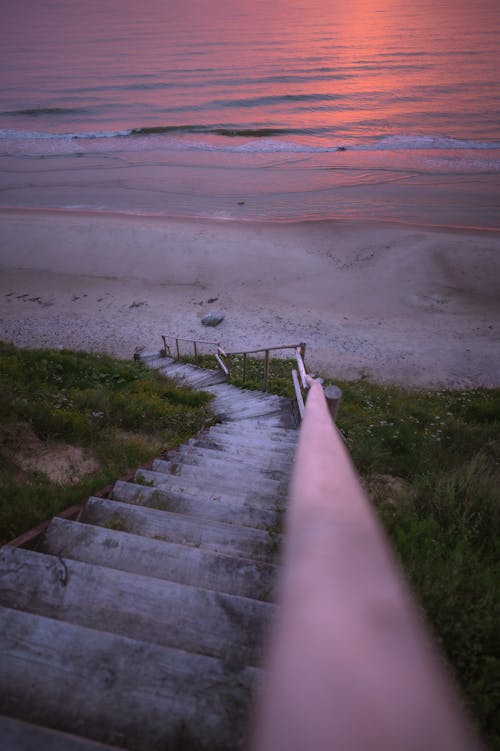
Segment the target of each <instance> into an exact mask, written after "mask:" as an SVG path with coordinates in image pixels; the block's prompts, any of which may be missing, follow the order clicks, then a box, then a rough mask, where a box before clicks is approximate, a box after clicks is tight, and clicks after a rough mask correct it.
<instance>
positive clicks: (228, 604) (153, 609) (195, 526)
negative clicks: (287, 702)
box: [0, 355, 297, 751]
mask: <svg viewBox="0 0 500 751" xmlns="http://www.w3.org/2000/svg"><path fill="white" fill-rule="evenodd" d="M142 359H143V361H144V363H145V364H146V365H147V366H148V367H154V368H158V369H159V370H160V371H162V372H163V373H164V374H165V375H166V376H168V377H171V378H175V379H177V380H179V381H180V382H182V383H183V384H189V385H191V386H193V387H195V388H203V389H204V390H206V391H208V392H210V393H212V394H214V400H213V407H214V411H215V414H216V416H217V418H218V420H220V422H219V423H218V424H216V425H215V426H213V427H211V428H210V429H208V430H206V431H204V432H203V433H202V434H200V435H198V436H197V437H196V438H193V439H191V440H190V441H188V442H187V443H186V444H185V445H183V446H181V447H179V448H178V449H176V450H175V451H170V452H168V457H167V459H165V458H162V459H157V460H155V461H154V462H153V465H152V468H151V469H138V470H137V472H136V473H135V477H134V481H133V482H122V481H118V482H116V483H115V485H114V488H113V491H112V496H111V498H110V499H102V498H89V499H88V500H87V502H86V504H85V506H84V509H83V511H82V513H81V514H80V516H79V518H78V520H77V521H68V520H66V519H63V518H54V519H53V520H52V522H51V524H50V525H49V527H48V529H47V531H46V533H45V534H44V536H43V538H42V539H40V540H39V541H38V543H37V546H36V549H35V550H29V549H21V548H14V547H11V546H5V547H4V548H2V549H1V550H0V619H1V628H0V644H1V646H0V714H1V715H2V716H1V717H0V739H1V740H0V746H1V748H2V749H5V751H11V750H14V749H15V750H16V751H19V750H21V749H22V750H24V749H30V750H31V749H36V751H39V750H40V749H41V750H42V751H45V749H47V751H48V750H49V749H50V750H51V751H55V750H56V749H57V750H58V751H59V750H62V749H69V751H73V749H75V751H84V750H85V749H88V750H89V751H90V750H91V749H99V748H108V747H110V746H111V747H113V748H117V747H118V748H127V749H137V751H139V750H140V751H148V750H151V751H153V750H154V751H166V750H167V749H169V750H174V749H213V750H215V749H217V750H218V751H219V750H223V749H232V750H233V749H238V748H241V747H243V746H244V742H245V739H246V738H247V737H248V727H249V709H250V706H251V701H252V695H253V692H254V691H255V688H256V685H257V684H258V679H259V664H260V659H261V653H262V644H263V636H264V632H265V630H266V628H267V626H268V624H269V620H270V618H271V617H272V615H273V611H274V607H275V606H274V605H273V588H274V585H275V580H276V573H277V568H276V563H277V561H276V558H277V551H278V548H279V544H280V519H281V513H282V510H283V508H284V506H285V503H286V495H287V485H288V480H289V474H290V468H291V465H292V462H293V456H294V450H295V443H296V437H297V432H296V429H295V423H294V417H293V413H292V410H291V405H290V402H289V401H288V400H285V399H282V398H280V397H276V396H271V395H269V394H263V393H259V392H251V391H245V390H241V389H237V388H235V387H233V386H231V385H229V384H227V383H225V382H224V381H223V377H222V375H221V373H219V372H215V371H207V370H201V369H199V368H196V367H194V366H191V365H185V364H181V363H178V362H175V361H173V360H170V359H169V358H159V357H158V356H156V355H155V356H147V355H145V356H143V358H142ZM102 744H108V745H106V746H104V745H102Z"/></svg>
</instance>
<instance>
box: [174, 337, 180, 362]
mask: <svg viewBox="0 0 500 751" xmlns="http://www.w3.org/2000/svg"><path fill="white" fill-rule="evenodd" d="M175 348H176V350H177V359H179V357H180V352H179V340H178V339H176V340H175Z"/></svg>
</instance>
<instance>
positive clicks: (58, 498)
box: [0, 344, 210, 543]
mask: <svg viewBox="0 0 500 751" xmlns="http://www.w3.org/2000/svg"><path fill="white" fill-rule="evenodd" d="M208 402H209V396H208V395H206V394H203V393H196V392H193V391H191V390H189V389H180V388H177V387H174V386H172V385H171V384H169V383H168V382H167V381H165V380H164V379H161V378H160V377H159V376H158V374H157V373H155V372H153V371H148V370H146V369H145V368H143V367H141V366H140V365H139V364H137V363H135V362H123V361H116V360H112V359H111V358H109V357H106V356H102V355H90V354H85V353H76V352H67V351H63V352H53V351H46V350H39V351H36V350H16V349H14V348H13V347H11V346H9V345H5V344H0V543H1V542H5V541H7V540H9V539H12V538H13V537H14V536H16V535H18V534H20V533H21V532H23V531H26V530H27V529H30V528H31V527H33V526H35V525H36V524H38V523H39V522H40V521H43V520H45V519H47V518H49V517H50V516H53V515H54V514H55V513H57V512H58V511H60V510H62V509H63V508H66V507H68V506H70V505H72V504H74V503H77V502H79V501H81V500H83V499H84V498H85V497H86V496H88V495H90V494H91V493H92V492H95V491H96V490H98V489H99V488H101V487H103V486H104V485H106V484H108V483H110V482H112V481H113V480H115V479H116V478H117V477H119V476H120V475H122V474H124V473H125V472H126V471H127V470H130V469H134V468H135V467H137V465H138V464H141V463H143V462H147V461H149V460H150V459H152V458H153V457H154V456H157V455H158V454H159V453H160V452H161V451H162V450H164V449H165V448H167V447H168V446H172V445H175V444H177V443H179V442H181V441H182V440H184V439H185V438H187V437H189V436H191V435H193V434H194V433H196V432H197V431H198V430H199V429H200V428H201V427H202V426H203V425H204V424H206V423H207V421H209V420H210V411H209V406H208ZM30 439H35V440H38V439H41V440H42V441H43V442H44V443H47V442H49V443H50V445H52V446H61V445H64V444H70V445H73V446H78V447H84V449H85V451H86V453H88V454H89V455H90V456H92V457H93V458H94V459H96V460H97V463H98V465H99V468H98V469H97V470H96V471H95V472H93V473H92V474H89V475H87V476H85V477H84V478H82V479H81V480H80V481H78V482H73V483H68V484H66V485H60V484H58V483H55V482H51V481H50V480H49V478H48V477H47V476H46V475H45V474H44V473H42V472H40V471H38V472H37V471H30V470H29V469H26V465H25V464H24V465H23V463H22V462H20V461H18V457H19V456H20V455H22V454H23V453H24V452H25V449H26V445H23V444H29V441H30ZM41 445H43V444H40V443H38V447H39V446H41Z"/></svg>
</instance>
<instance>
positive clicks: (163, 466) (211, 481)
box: [136, 459, 288, 495]
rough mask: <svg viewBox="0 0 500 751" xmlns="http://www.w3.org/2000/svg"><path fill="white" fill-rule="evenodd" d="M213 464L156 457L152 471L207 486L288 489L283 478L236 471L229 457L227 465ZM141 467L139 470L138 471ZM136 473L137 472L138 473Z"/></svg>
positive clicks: (280, 492)
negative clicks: (199, 463) (187, 462)
mask: <svg viewBox="0 0 500 751" xmlns="http://www.w3.org/2000/svg"><path fill="white" fill-rule="evenodd" d="M222 464H223V462H220V463H219V465H216V466H212V465H210V464H205V465H204V466H203V467H202V468H200V467H199V466H198V467H195V466H193V465H192V464H183V463H182V462H175V461H167V460H165V459H154V461H153V463H152V470H151V471H152V472H157V473H160V474H162V473H163V474H166V475H169V476H171V477H178V478H181V479H182V480H184V479H190V480H192V481H193V483H196V484H197V485H202V486H205V487H210V486H212V487H217V488H218V487H223V488H231V487H236V488H241V486H242V485H246V484H248V485H249V486H250V487H251V488H252V491H253V492H254V493H259V494H260V492H262V493H266V494H267V493H277V494H278V495H284V494H285V493H287V491H288V483H286V482H285V483H284V482H282V481H281V480H274V479H271V478H270V477H266V476H265V475H262V474H259V472H256V471H255V470H245V468H243V467H240V469H239V471H238V472H235V471H234V467H233V465H232V462H231V461H230V460H229V459H228V460H227V461H226V465H225V466H221V465H222ZM139 472H141V469H138V470H137V473H139ZM137 473H136V474H137Z"/></svg>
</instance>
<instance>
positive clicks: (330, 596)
mask: <svg viewBox="0 0 500 751" xmlns="http://www.w3.org/2000/svg"><path fill="white" fill-rule="evenodd" d="M309 379H310V377H309ZM309 386H310V388H309V391H308V396H307V401H306V404H305V412H304V419H303V422H302V425H301V429H300V435H299V445H298V450H297V454H296V458H295V465H294V474H293V479H292V485H291V492H290V499H289V506H288V510H287V518H286V521H285V526H286V531H287V534H286V542H285V549H284V556H283V561H282V563H283V568H282V571H283V573H282V579H281V586H280V588H279V590H278V605H279V607H278V613H277V616H276V618H275V620H274V624H273V631H272V634H271V638H270V643H269V645H268V652H267V665H265V667H267V670H266V671H265V674H264V675H265V677H264V685H263V689H262V693H261V697H260V702H259V704H258V707H257V713H256V723H255V724H256V727H255V733H254V742H253V751H332V749H334V750H335V751H474V750H475V749H478V748H479V742H478V740H477V739H476V737H475V735H474V732H473V731H472V730H471V727H470V726H469V724H468V720H467V719H466V718H465V717H464V714H463V710H462V707H461V703H460V700H459V699H458V698H457V695H456V693H455V688H454V686H453V685H452V684H451V681H450V678H449V676H448V675H447V674H446V672H445V669H444V667H443V659H442V657H441V655H439V653H438V651H437V649H436V647H435V646H434V644H433V643H432V640H431V638H430V636H429V633H428V631H427V627H426V626H425V625H424V624H423V622H422V619H421V614H420V612H419V611H418V610H417V608H416V606H415V604H414V603H413V601H412V598H411V595H410V593H409V591H408V589H407V586H406V584H405V582H404V579H403V577H402V575H401V573H400V571H399V567H398V564H397V563H396V561H395V559H394V557H393V555H392V552H391V551H390V549H389V545H388V543H387V541H386V539H385V537H384V533H383V532H382V530H381V528H380V526H379V524H378V522H377V519H376V517H375V514H374V512H373V510H372V508H371V506H370V504H369V502H368V500H367V498H366V497H365V494H364V491H363V490H362V488H361V485H360V482H359V480H358V477H357V474H356V472H355V470H354V468H353V466H352V464H351V461H350V458H349V456H348V453H347V450H346V448H345V445H344V443H343V441H342V440H341V437H340V434H339V432H338V430H337V428H336V426H335V425H334V423H333V421H332V420H331V414H330V411H329V409H328V404H327V401H326V399H325V394H324V392H323V389H322V387H321V385H320V384H319V383H318V382H317V381H314V380H313V379H310V382H309Z"/></svg>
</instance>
